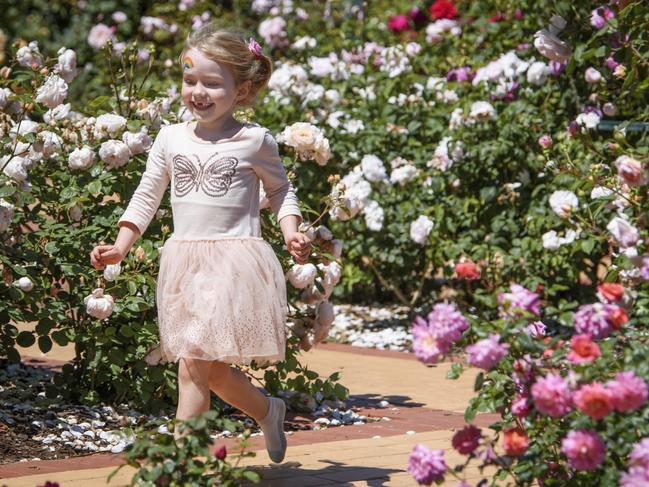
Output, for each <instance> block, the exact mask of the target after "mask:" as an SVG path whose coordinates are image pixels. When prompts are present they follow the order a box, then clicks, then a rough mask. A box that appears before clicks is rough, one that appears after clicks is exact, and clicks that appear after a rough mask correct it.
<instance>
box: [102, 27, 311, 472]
mask: <svg viewBox="0 0 649 487" xmlns="http://www.w3.org/2000/svg"><path fill="white" fill-rule="evenodd" d="M180 58H181V62H182V65H183V80H182V99H183V103H184V104H185V105H186V106H187V108H188V109H189V110H190V111H191V112H192V113H193V115H194V117H195V121H192V122H183V123H178V124H174V125H168V126H164V127H163V128H162V129H161V130H160V132H159V133H158V136H157V137H156V139H155V142H154V144H153V146H152V148H151V150H150V152H149V156H148V160H147V163H146V170H145V172H144V174H143V175H142V180H141V181H140V184H139V186H138V187H137V189H136V191H135V193H134V195H133V197H132V198H131V200H130V202H129V205H128V207H127V209H126V211H125V212H124V214H123V215H122V216H121V218H120V219H119V221H118V226H119V227H120V229H119V234H118V236H117V240H116V242H115V244H114V245H99V246H97V247H95V248H94V249H93V251H92V253H91V256H90V259H91V263H92V265H93V266H94V267H95V268H97V269H102V268H104V266H105V265H107V264H114V263H117V262H120V261H121V260H122V259H123V258H124V257H125V256H126V255H127V253H128V252H129V250H130V248H131V246H132V245H133V243H134V242H135V240H137V239H138V238H139V237H140V236H141V235H142V234H143V233H144V232H145V230H146V228H147V227H148V225H149V223H150V222H151V219H152V218H153V215H154V214H155V212H156V210H157V209H158V206H159V205H160V201H161V199H162V197H163V195H164V193H165V191H166V188H167V185H168V184H169V183H170V182H171V186H172V192H171V207H172V212H173V223H174V232H173V234H172V235H171V236H170V237H169V238H168V239H167V241H166V242H165V244H164V246H163V247H162V249H161V257H160V271H159V274H158V278H157V288H156V305H157V309H158V321H159V329H160V348H161V352H162V356H163V358H164V359H166V360H168V361H174V362H175V361H178V362H179V370H178V381H179V384H178V386H179V387H178V390H179V398H178V409H177V413H176V417H177V418H178V419H181V420H185V419H189V418H191V417H192V416H194V415H196V414H198V413H201V412H204V411H207V410H208V409H209V404H210V389H211V390H212V391H214V392H215V393H216V394H217V395H218V396H219V397H220V398H221V399H223V400H224V401H226V402H228V403H230V404H232V405H233V406H235V407H237V408H238V409H240V410H241V411H243V412H244V413H246V414H248V415H249V416H251V417H252V418H253V419H255V421H257V423H259V425H260V427H261V429H262V431H263V433H264V437H265V441H266V447H267V449H268V453H269V456H270V458H271V460H273V461H274V462H281V461H282V460H283V458H284V455H285V452H286V438H285V436H284V430H283V423H284V415H285V412H286V406H285V405H284V402H283V401H282V400H281V399H278V398H274V397H270V398H266V396H264V394H262V393H261V392H260V391H259V390H258V389H257V388H255V387H254V386H253V385H252V384H251V383H250V381H249V380H248V378H247V377H246V376H245V374H244V373H243V372H241V371H240V370H239V369H237V368H234V367H231V366H230V364H246V365H247V364H249V363H250V361H251V360H253V359H254V360H255V361H256V362H257V363H260V364H261V363H273V362H275V361H279V360H283V359H284V352H285V344H286V337H285V324H286V314H287V299H286V285H285V280H284V274H283V271H282V267H281V265H280V263H279V261H278V260H277V257H276V255H275V254H274V252H273V249H272V247H271V246H270V244H269V243H268V242H266V241H265V240H264V239H262V238H261V229H260V222H259V205H260V203H259V181H260V180H261V181H262V183H263V186H264V190H265V192H266V196H267V198H268V200H269V202H270V206H271V208H272V210H273V212H274V213H275V215H276V216H277V220H278V221H279V224H280V226H281V228H282V233H283V235H284V241H285V243H286V247H287V249H288V251H289V252H290V254H291V255H292V256H293V258H294V259H295V261H296V262H298V263H305V262H306V261H307V259H308V257H309V254H310V251H311V243H310V241H309V238H308V237H307V236H306V235H304V234H303V233H301V232H299V231H298V225H299V223H300V222H301V221H302V216H301V213H300V210H299V207H298V200H297V197H296V195H295V192H294V190H293V187H292V186H291V184H290V183H289V181H288V179H287V177H286V173H285V171H284V167H283V166H282V163H281V159H280V157H279V153H278V148H277V143H276V142H275V140H274V139H273V137H272V135H271V134H270V133H269V131H268V130H267V129H265V128H264V127H261V126H259V125H257V124H252V123H247V124H241V123H239V122H237V121H236V120H235V119H234V118H233V116H232V114H233V111H234V110H235V108H236V107H238V106H240V105H249V104H251V103H252V102H253V101H254V99H255V98H256V95H257V94H258V93H259V92H260V90H262V89H263V88H264V87H265V86H266V85H267V83H268V79H269V78H270V74H271V70H272V67H271V66H272V65H271V61H270V59H269V58H268V57H266V56H264V55H263V54H262V53H261V47H260V46H259V44H257V42H256V41H255V40H254V39H252V38H250V40H249V41H245V40H244V38H243V37H242V36H241V35H240V34H239V33H237V32H236V31H232V30H229V29H218V28H215V27H213V26H206V27H204V28H202V29H200V30H199V31H197V32H196V33H194V34H192V35H190V36H189V38H188V39H187V42H186V45H185V48H184V49H183V52H182V54H181V56H180Z"/></svg>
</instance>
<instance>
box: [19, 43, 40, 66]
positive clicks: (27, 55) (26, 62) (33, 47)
mask: <svg viewBox="0 0 649 487" xmlns="http://www.w3.org/2000/svg"><path fill="white" fill-rule="evenodd" d="M16 60H17V61H18V64H20V65H21V66H23V67H25V68H31V67H32V65H33V64H35V65H36V66H38V67H39V68H40V67H41V66H42V65H43V56H41V53H40V52H39V50H38V42H36V41H32V42H30V43H29V45H27V46H23V47H21V48H20V49H18V51H16Z"/></svg>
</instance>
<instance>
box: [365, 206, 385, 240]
mask: <svg viewBox="0 0 649 487" xmlns="http://www.w3.org/2000/svg"><path fill="white" fill-rule="evenodd" d="M363 214H364V215H365V224H366V225H367V228H368V229H369V230H372V231H373V232H379V231H380V230H381V229H382V228H383V217H384V212H383V208H381V205H379V203H378V201H374V200H370V201H368V202H367V203H366V204H365V207H364V208H363Z"/></svg>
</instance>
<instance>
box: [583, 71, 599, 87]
mask: <svg viewBox="0 0 649 487" xmlns="http://www.w3.org/2000/svg"><path fill="white" fill-rule="evenodd" d="M584 79H585V80H586V83H590V84H591V85H594V84H597V83H599V82H600V80H601V79H602V73H600V72H599V71H597V70H596V69H595V68H593V67H590V68H588V69H586V72H585V73H584Z"/></svg>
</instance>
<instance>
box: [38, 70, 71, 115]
mask: <svg viewBox="0 0 649 487" xmlns="http://www.w3.org/2000/svg"><path fill="white" fill-rule="evenodd" d="M66 96H68V84H67V83H66V82H65V80H64V79H63V78H61V77H59V76H58V75H56V74H52V75H50V76H48V77H47V79H46V80H45V83H44V84H43V85H42V86H41V87H40V88H38V90H37V91H36V101H37V102H38V103H42V104H43V105H46V106H48V107H50V108H55V107H57V106H59V105H60V104H61V103H63V100H65V97H66Z"/></svg>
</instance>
